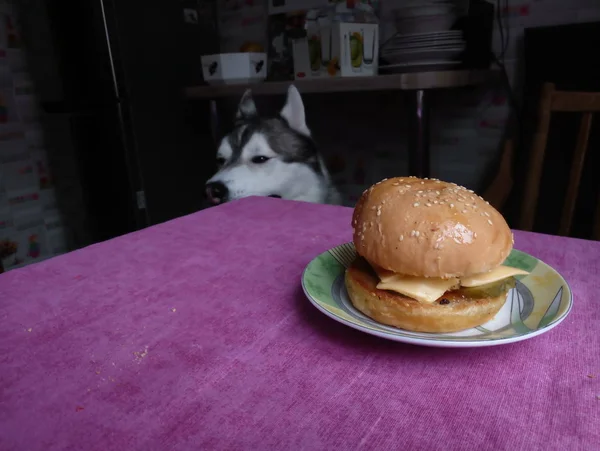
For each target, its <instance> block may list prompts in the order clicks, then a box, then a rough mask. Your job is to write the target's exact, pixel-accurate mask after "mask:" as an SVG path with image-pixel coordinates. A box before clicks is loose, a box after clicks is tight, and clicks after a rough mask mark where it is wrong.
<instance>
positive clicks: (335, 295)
mask: <svg viewBox="0 0 600 451" xmlns="http://www.w3.org/2000/svg"><path fill="white" fill-rule="evenodd" d="M355 256H356V251H355V249H354V245H353V244H352V243H346V244H342V245H341V246H336V247H334V248H332V249H330V250H328V251H326V252H323V253H322V254H321V255H318V256H317V257H315V258H314V259H313V260H312V261H311V262H310V263H309V264H308V265H307V266H306V268H305V270H304V273H303V274H302V288H303V289H304V293H305V294H306V296H307V297H308V299H309V300H310V302H311V303H312V304H313V305H314V306H315V307H316V308H317V309H319V310H320V311H321V312H323V313H324V314H326V315H327V316H329V317H330V318H333V319H334V320H336V321H339V322H340V323H342V324H345V325H347V326H349V327H352V328H354V329H358V330H360V331H363V332H366V333H368V334H371V335H376V336H378V337H382V338H387V339H389V340H394V341H400V342H404V343H411V344H415V345H422V346H434V347H449V348H469V347H482V346H497V345H502V344H507V343H514V342H518V341H522V340H527V339H529V338H533V337H535V336H537V335H541V334H543V333H546V332H548V331H549V330H551V329H552V328H554V327H556V326H558V325H559V324H560V323H561V322H562V321H563V320H564V319H565V318H566V317H567V315H568V314H569V312H570V311H571V308H572V306H573V295H572V294H571V289H570V288H569V285H568V284H567V282H566V281H565V280H564V279H563V277H562V276H561V275H560V274H559V273H558V272H557V271H556V270H554V269H553V268H551V267H550V266H548V265H547V264H545V263H544V262H542V261H540V260H538V259H537V258H535V257H532V256H531V255H528V254H526V253H524V252H520V251H517V250H513V251H512V253H511V254H510V256H509V257H508V258H507V259H506V261H505V262H504V264H505V265H508V266H513V267H517V268H521V269H524V270H526V271H529V274H528V275H527V276H517V277H515V279H517V284H516V288H513V289H512V290H510V292H509V293H508V295H507V297H506V303H505V304H504V306H503V307H502V309H501V310H500V311H499V312H498V314H497V315H496V316H495V317H494V318H493V319H492V320H491V321H489V322H487V323H486V324H483V325H482V326H481V327H476V328H474V329H468V330H465V331H462V332H456V333H451V334H429V333H418V332H409V331H406V330H402V329H397V328H395V327H390V326H387V325H385V324H381V323H378V322H377V321H375V320H373V319H371V318H369V317H367V316H365V315H364V314H362V313H361V312H359V311H358V310H357V309H355V308H354V306H353V305H352V302H350V299H349V298H348V293H347V291H346V287H345V284H344V272H345V270H346V268H347V267H348V266H349V265H350V264H351V262H352V261H353V260H354V258H355Z"/></svg>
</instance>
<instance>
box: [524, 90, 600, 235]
mask: <svg viewBox="0 0 600 451" xmlns="http://www.w3.org/2000/svg"><path fill="white" fill-rule="evenodd" d="M598 111H600V92H570V91H557V90H556V88H555V86H554V84H553V83H545V84H544V86H543V88H542V96H541V99H540V104H539V109H538V123H537V129H536V131H535V136H534V139H533V147H532V149H531V155H530V160H529V173H528V177H527V182H526V185H525V196H524V199H523V205H522V207H521V215H520V224H519V228H520V229H522V230H531V229H532V227H533V222H534V218H535V210H536V207H537V202H538V197H539V190H540V181H541V177H542V167H543V164H544V154H545V152H546V144H547V142H548V133H549V131H550V117H551V115H552V113H553V112H573V113H581V114H582V117H581V124H580V126H579V133H578V136H577V141H576V144H575V153H574V155H573V161H572V163H571V170H570V175H569V182H568V186H567V194H566V197H565V202H564V204H563V210H562V216H561V220H560V226H559V231H558V233H559V235H568V234H569V231H570V230H571V223H572V221H573V215H574V211H575V202H576V201H577V194H578V191H579V184H580V182H581V173H582V170H583V164H584V161H585V154H586V151H587V147H588V140H589V136H590V129H591V126H592V115H593V113H595V112H598ZM592 236H593V238H594V239H596V240H600V199H599V200H598V202H597V206H596V214H595V218H594V229H593V232H592Z"/></svg>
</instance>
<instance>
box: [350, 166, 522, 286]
mask: <svg viewBox="0 0 600 451" xmlns="http://www.w3.org/2000/svg"><path fill="white" fill-rule="evenodd" d="M352 227H353V230H354V234H353V240H354V245H355V247H356V250H357V252H358V254H359V255H361V256H362V257H364V258H365V259H366V260H368V261H369V262H370V263H372V264H375V265H377V266H380V267H381V268H383V269H387V270H389V271H393V272H395V273H400V274H405V275H411V276H424V277H441V278H450V277H466V276H471V275H474V274H479V273H483V272H487V271H490V270H492V269H494V268H496V267H497V266H499V265H501V264H502V263H503V262H504V260H505V259H506V257H508V254H510V251H511V250H512V246H513V237H512V233H511V231H510V228H509V227H508V224H507V223H506V221H505V220H504V217H503V216H502V215H501V214H500V213H499V212H498V211H497V210H496V209H495V208H494V207H492V206H491V205H490V204H489V203H488V202H486V201H485V200H483V199H482V198H481V197H479V196H478V195H477V194H475V193H473V191H471V190H467V189H466V188H464V187H462V186H458V185H456V184H454V183H447V182H442V181H440V180H436V179H420V178H416V177H397V178H392V179H385V180H382V181H381V182H379V183H376V184H375V185H373V186H371V187H370V188H369V189H368V190H366V191H365V192H364V193H363V194H362V196H361V198H360V199H359V200H358V203H357V204H356V207H355V209H354V214H353V216H352Z"/></svg>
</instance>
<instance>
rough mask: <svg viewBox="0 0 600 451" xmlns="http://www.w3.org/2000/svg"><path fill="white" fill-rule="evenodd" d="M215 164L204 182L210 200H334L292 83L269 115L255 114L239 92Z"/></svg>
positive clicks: (247, 98)
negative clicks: (281, 102)
mask: <svg viewBox="0 0 600 451" xmlns="http://www.w3.org/2000/svg"><path fill="white" fill-rule="evenodd" d="M217 164H218V166H219V169H218V170H217V172H216V174H215V175H213V176H212V177H211V178H210V179H209V180H208V181H207V183H206V194H207V197H208V199H209V201H210V202H211V203H212V204H220V203H223V202H227V201H230V200H235V199H240V198H243V197H248V196H270V197H280V198H283V199H290V200H299V201H306V202H315V203H329V204H339V203H340V195H339V193H338V191H337V189H336V188H335V187H334V186H333V184H332V182H331V178H330V176H329V172H328V171H327V168H326V167H325V164H324V162H323V159H322V158H321V155H320V154H319V152H318V150H317V147H316V145H315V143H314V141H313V139H312V138H311V132H310V130H309V128H308V126H307V125H306V120H305V115H304V104H303V102H302V98H301V97H300V93H299V92H298V90H297V89H296V88H295V87H294V86H293V85H292V86H290V87H289V89H288V92H287V99H286V102H285V105H284V106H283V108H282V109H281V111H280V112H279V114H278V115H277V116H275V117H269V118H264V117H261V116H260V115H259V114H258V111H257V109H256V105H255V103H254V100H253V98H252V93H251V91H250V90H247V91H246V92H245V93H244V95H243V96H242V99H241V101H240V103H239V105H238V111H237V113H236V122H235V126H234V129H233V130H232V131H231V132H230V133H229V134H227V135H226V136H225V137H224V138H223V139H222V140H221V143H220V146H219V149H218V151H217Z"/></svg>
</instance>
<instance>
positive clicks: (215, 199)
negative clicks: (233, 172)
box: [206, 182, 229, 205]
mask: <svg viewBox="0 0 600 451" xmlns="http://www.w3.org/2000/svg"><path fill="white" fill-rule="evenodd" d="M206 197H207V198H208V201H209V202H210V203H211V204H213V205H218V204H222V203H223V202H227V200H228V199H229V190H228V189H227V187H226V186H225V184H224V183H221V182H211V183H207V184H206Z"/></svg>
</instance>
